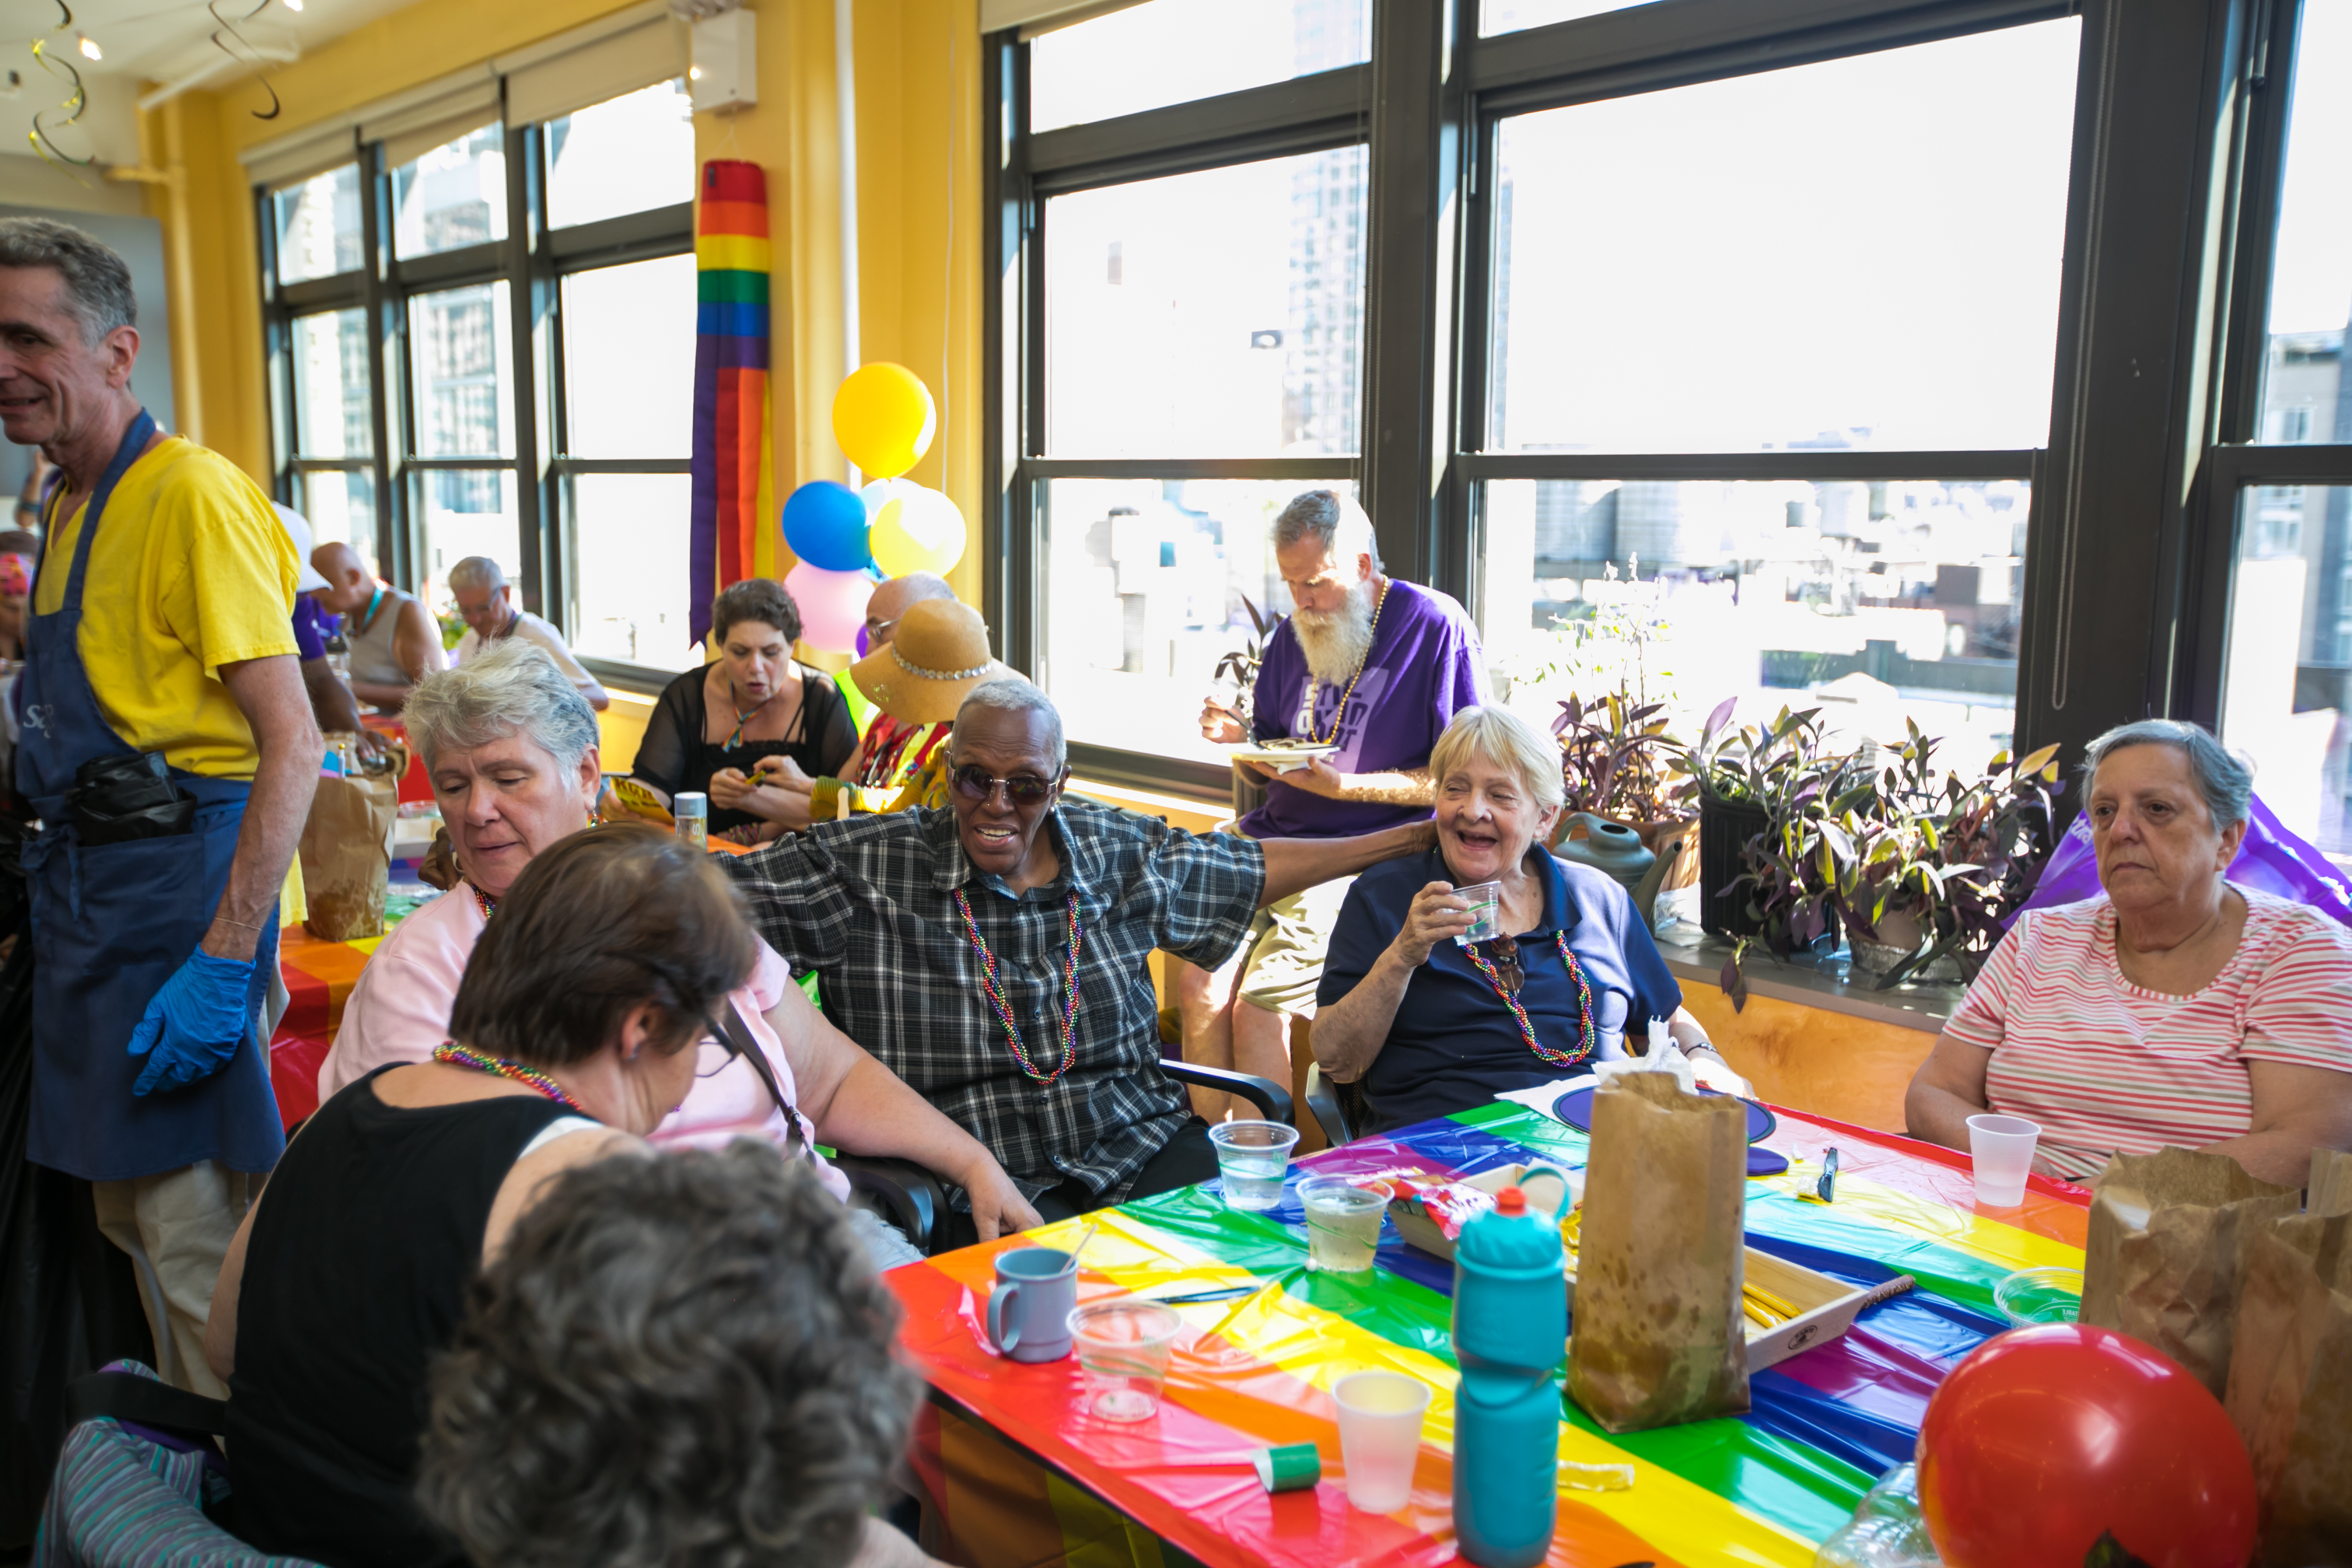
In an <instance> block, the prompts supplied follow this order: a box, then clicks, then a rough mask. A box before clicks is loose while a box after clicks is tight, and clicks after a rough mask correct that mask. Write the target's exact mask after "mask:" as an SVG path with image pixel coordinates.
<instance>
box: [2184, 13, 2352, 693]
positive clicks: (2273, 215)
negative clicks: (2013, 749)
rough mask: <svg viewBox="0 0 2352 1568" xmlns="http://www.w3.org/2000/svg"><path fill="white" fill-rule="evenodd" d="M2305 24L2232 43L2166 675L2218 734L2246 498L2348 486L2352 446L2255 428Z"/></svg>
mask: <svg viewBox="0 0 2352 1568" xmlns="http://www.w3.org/2000/svg"><path fill="white" fill-rule="evenodd" d="M2302 17H2303V7H2302V5H2300V4H2299V3H2297V0H2280V3H2279V4H2277V5H2276V6H2275V8H2273V7H2272V6H2269V5H2263V6H2261V7H2259V8H2257V9H2256V10H2255V11H2254V12H2253V13H2252V16H2250V17H2249V18H2247V21H2246V25H2245V27H2244V30H2243V32H2242V35H2241V36H2240V37H2237V38H2236V39H2235V40H2233V41H2234V42H2235V43H2236V45H2237V47H2236V49H2235V50H2234V52H2233V55H2232V58H2231V62H2230V63H2231V68H2232V76H2233V79H2234V81H2235V83H2236V84H2237V86H2238V89H2239V93H2238V100H2239V112H2238V114H2237V116H2236V117H2235V119H2234V121H2233V123H2232V124H2231V134H2232V137H2233V140H2234V142H2235V143H2236V145H2235V148H2234V149H2233V150H2234V151H2235V153H2236V154H2237V156H2236V159H2235V168H2234V170H2233V174H2235V178H2234V180H2233V181H2232V184H2231V191H2230V212H2229V217H2230V219H2231V227H2230V232H2229V233H2228V234H2227V235H2226V236H2225V243H2226V244H2228V245H2229V246H2230V247H2231V248H2230V250H2229V252H2228V255H2229V259H2228V268H2229V277H2228V279H2227V284H2226V300H2227V305H2226V315H2225V317H2224V318H2223V320H2222V321H2221V324H2220V327H2219V330H2218V331H2217V332H2216V336H2217V338H2218V339H2219V341H2220V351H2219V352H2218V353H2217V354H2216V355H2215V359H2214V367H2213V374H2212V380H2211V384H2210V389H2209V391H2208V395H2209V397H2210V400H2211V402H2212V403H2213V405H2214V406H2215V408H2216V414H2215V416H2214V418H2213V422H2212V426H2213V427H2212V430H2211V432H2210V436H2209V437H2208V439H2207V441H2206V443H2205V445H2204V449H2203V451H2202V453H2201V454H2200V460H2199V462H2198V464H2197V467H2196V469H2195V477H2194V479H2193V481H2192V483H2191V486H2190V500H2189V514H2190V518H2191V522H2192V529H2191V537H2190V540H2189V551H2190V565H2191V571H2190V574H2189V581H2188V582H2187V583H2186V584H2185V585H2184V588H2183V592H2182V598H2183V600H2184V602H2185V605H2186V613H2185V614H2184V616H2183V617H2182V618H2183V621H2184V623H2185V627H2186V631H2187V633H2188V635H2184V636H2183V637H2182V638H2181V641H2180V647H2179V655H2178V659H2177V662H2176V665H2175V668H2174V670H2173V672H2172V673H2173V679H2174V681H2175V683H2176V685H2177V686H2178V687H2179V689H2180V692H2181V700H2180V704H2179V711H2178V714H2177V716H2179V717H2181V718H2187V719H2192V720H2194V721H2197V722H2198V723H2200V724H2203V725H2204V726H2205V727H2206V728H2208V729H2210V730H2212V731H2214V732H2215V733H2217V734H2218V733H2219V732H2220V731H2221V699H2222V694H2223V683H2224V677H2225V675H2226V674H2227V669H2228V658H2229V643H2230V610H2231V604H2232V602H2233V601H2234V599H2235V596H2236V594H2235V590H2236V567H2237V562H2238V558H2239V552H2240V550H2241V547H2242V544H2243V527H2244V513H2245V508H2244V505H2243V501H2244V497H2245V494H2246V492H2247V491H2248V490H2250V489H2257V488H2260V487H2263V486H2271V485H2299V486H2322V485H2324V486H2352V444H2346V443H2336V442H2309V443H2305V442H2294V443H2289V442H2280V441H2267V440H2264V439H2263V428H2262V416H2263V374H2264V371H2265V368H2266V364H2267V361H2268V358H2269V347H2270V330H2269V321H2270V296H2271V282H2272V278H2271V270H2272V265H2273V262H2274V260H2275V259H2276V257H2277V251H2278V220H2279V208H2280V198H2281V196H2282V195H2283V193H2284V187H2285V181H2286V141H2287V134H2288V131H2289V128H2290V125H2289V122H2290V120H2291V118H2292V109H2293V105H2294V88H2295V81H2294V72H2295V63H2296V62H2295V55H2296V45H2297V43H2298V42H2299V38H2300V29H2301V23H2302ZM2265 23H2267V26H2265V25H2264V24H2265Z"/></svg>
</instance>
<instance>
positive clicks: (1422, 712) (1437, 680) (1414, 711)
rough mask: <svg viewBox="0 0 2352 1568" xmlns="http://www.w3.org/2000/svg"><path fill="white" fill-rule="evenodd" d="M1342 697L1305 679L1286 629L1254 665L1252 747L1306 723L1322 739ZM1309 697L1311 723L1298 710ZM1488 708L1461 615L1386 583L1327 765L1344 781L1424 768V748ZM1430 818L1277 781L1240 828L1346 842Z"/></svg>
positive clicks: (1439, 601) (1422, 592)
mask: <svg viewBox="0 0 2352 1568" xmlns="http://www.w3.org/2000/svg"><path fill="white" fill-rule="evenodd" d="M1345 689H1346V688H1345V687H1344V686H1326V685H1324V684H1322V683H1321V682H1319V681H1317V680H1316V679H1314V678H1313V677H1312V676H1310V675H1309V674H1307V653H1306V650H1305V649H1303V648H1301V647H1299V646H1298V634H1297V632H1296V631H1294V630H1293V629H1292V627H1291V625H1290V622H1289V621H1288V620H1287V619H1286V620H1284V622H1283V623H1282V625H1280V626H1276V628H1275V632H1274V636H1272V637H1269V638H1267V639H1266V645H1265V662H1264V663H1262V664H1260V665H1259V666H1258V672H1257V687H1256V689H1255V696H1254V698H1253V699H1252V701H1253V710H1254V712H1255V715H1256V719H1255V725H1254V727H1253V728H1254V731H1255V735H1256V737H1257V739H1259V740H1261V741H1271V740H1276V739H1278V738H1280V737H1282V736H1286V735H1304V734H1305V733H1306V731H1307V725H1308V723H1309V722H1311V723H1312V724H1313V725H1314V729H1315V733H1316V734H1318V735H1325V736H1328V734H1330V732H1331V721H1332V717H1333V715H1334V714H1335V713H1336V712H1337V711H1338V710H1339V700H1340V695H1341V693H1342V692H1343V691H1344V690H1345ZM1310 695H1311V697H1312V699H1313V701H1314V704H1315V707H1314V715H1313V718H1312V720H1311V721H1310V720H1308V719H1307V717H1306V716H1305V715H1304V714H1303V713H1302V711H1301V710H1302V709H1303V708H1304V707H1305V706H1306V703H1307V700H1308V698H1309V697H1310ZM1484 701H1486V658H1485V656H1484V655H1483V654H1482V653H1481V652H1480V650H1479V647H1478V628H1477V627H1476V626H1474V625H1473V624H1472V623H1471V620H1470V617H1469V616H1468V615H1467V614H1466V613H1465V611H1464V610H1463V608H1462V606H1461V605H1457V604H1455V603H1454V601H1453V600H1452V599H1449V598H1447V597H1446V596H1445V595H1443V594H1440V593H1437V592H1436V591H1434V590H1433V589H1429V588H1424V587H1423V586H1422V585H1421V584H1418V583H1404V582H1397V581H1391V583H1390V584H1389V591H1388V598H1387V600H1386V602H1385V603H1383V604H1382V605H1381V624H1380V626H1379V629H1378V631H1377V633H1376V634H1375V636H1374V637H1373V639H1372V650H1371V652H1370V654H1369V655H1367V656H1366V657H1365V659H1364V670H1363V673H1362V674H1361V675H1360V676H1359V677H1358V678H1357V679H1356V690H1355V695H1354V697H1352V698H1351V699H1349V702H1348V710H1347V713H1346V715H1345V716H1344V717H1343V718H1342V719H1341V720H1340V721H1339V752H1338V754H1336V755H1335V756H1333V757H1331V758H1330V759H1328V760H1329V762H1330V764H1331V766H1332V767H1334V768H1336V769H1337V770H1338V771H1339V772H1340V773H1387V772H1391V771H1392V770H1397V769H1404V768H1418V767H1425V766H1427V765H1428V763H1429V749H1430V747H1432V746H1433V745H1435V744H1436V743H1437V737H1438V736H1440V735H1442V734H1444V732H1445V726H1446V725H1447V724H1448V723H1450V722H1452V721H1453V719H1454V714H1455V713H1456V712H1458V711H1460V710H1462V709H1465V708H1475V707H1476V706H1478V705H1479V704H1480V703H1483V702H1484ZM1428 815H1429V808H1428V807H1427V806H1423V805H1373V804H1370V803H1369V802H1355V801H1336V800H1326V799H1324V798H1323V797H1322V796H1321V795H1314V794H1311V793H1309V792H1308V791H1306V790H1303V789H1300V788H1298V787H1297V785H1295V784H1284V783H1282V782H1281V781H1280V780H1278V779H1277V780H1276V781H1275V782H1273V783H1271V784H1267V785H1266V790H1265V805H1262V806H1259V807H1258V808H1257V809H1256V810H1255V811H1253V812H1251V813H1250V814H1249V815H1248V816H1244V817H1243V818H1242V820H1241V823H1240V826H1241V830H1242V831H1243V832H1244V833H1246V834H1248V835H1249V836H1250V837H1253V838H1344V837H1349V835H1351V834H1358V833H1376V832H1378V831H1379V830H1380V829H1381V828H1383V827H1393V826H1396V825H1397V824H1399V823H1401V822H1417V821H1420V820H1421V819H1422V818H1423V817H1426V816H1428Z"/></svg>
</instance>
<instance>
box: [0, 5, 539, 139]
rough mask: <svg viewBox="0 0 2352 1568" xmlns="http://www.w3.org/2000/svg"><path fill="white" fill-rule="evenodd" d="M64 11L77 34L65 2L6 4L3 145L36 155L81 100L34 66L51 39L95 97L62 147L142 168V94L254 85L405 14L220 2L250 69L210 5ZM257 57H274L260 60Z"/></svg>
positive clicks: (64, 133)
mask: <svg viewBox="0 0 2352 1568" xmlns="http://www.w3.org/2000/svg"><path fill="white" fill-rule="evenodd" d="M65 3H66V4H67V5H70V6H71V7H72V10H73V22H72V24H71V26H63V25H61V24H62V21H63V18H62V16H61V13H60V12H59V9H58V0H0V145H5V147H6V148H7V150H8V151H11V152H19V153H31V152H32V147H31V145H30V143H29V142H27V140H26V133H27V132H30V131H31V130H32V124H33V116H34V115H35V114H36V113H39V112H42V111H45V110H46V111H48V112H47V117H46V118H47V124H48V125H50V126H51V127H53V128H54V127H56V126H58V122H59V120H60V118H61V114H62V107H63V105H64V103H65V101H66V100H67V99H68V97H69V96H70V95H71V93H72V90H73V87H72V83H71V81H70V80H69V79H66V78H65V77H63V76H61V75H59V76H51V75H48V74H45V73H44V71H43V70H42V68H41V66H40V64H39V63H38V61H37V60H36V59H35V58H34V56H33V48H32V46H33V44H34V42H35V40H36V39H41V40H44V48H45V50H46V52H47V54H48V56H49V57H50V58H52V59H62V60H68V61H70V62H71V63H72V64H73V66H74V67H75V68H76V69H78V70H79V71H80V72H81V73H82V79H83V84H84V87H85V89H86V90H87V91H88V93H89V105H88V107H87V109H86V110H85V111H84V113H83V115H82V117H81V119H80V121H78V122H77V123H75V124H73V125H70V126H66V127H64V128H63V129H61V130H58V131H57V132H56V140H57V142H58V146H59V147H60V148H61V149H62V150H63V151H65V152H66V153H68V154H69V155H71V156H75V157H91V156H94V157H96V158H98V159H99V160H100V162H101V163H135V162H137V160H138V151H139V149H138V130H137V121H136V120H135V117H134V109H135V105H136V102H137V100H138V98H139V96H140V94H141V93H142V92H144V91H150V90H152V89H154V88H155V87H156V86H157V85H158V84H166V85H168V84H171V83H174V82H180V81H183V80H185V79H189V78H191V77H194V76H196V75H197V74H198V73H203V74H204V81H203V85H205V86H206V87H210V88H217V87H223V86H226V85H228V84H229V83H232V82H235V81H236V80H238V79H242V78H247V77H249V76H250V75H251V74H252V73H253V71H254V69H255V68H256V64H258V66H259V68H260V69H262V70H264V71H267V70H268V68H269V65H270V63H272V62H273V61H275V62H283V61H287V60H290V59H293V58H299V56H300V55H301V53H302V52H303V51H304V50H306V49H312V48H316V47H319V46H320V45H321V44H324V43H326V42H328V41H329V40H330V39H332V38H335V37H339V36H341V34H344V33H347V32H349V31H351V30H352V28H354V27H357V26H361V25H362V24H363V23H366V22H369V21H372V20H373V19H374V18H375V17H377V16H382V15H383V14H384V13H385V12H387V11H391V10H394V9H396V8H397V7H398V6H400V5H403V4H404V3H405V0H300V4H301V6H302V9H301V10H299V12H298V11H289V10H288V9H287V8H286V0H261V9H260V11H259V12H258V14H256V15H252V16H250V17H249V18H248V15H247V14H248V13H251V12H253V10H254V5H255V0H218V4H219V6H220V15H222V16H226V17H227V18H228V19H229V20H230V21H232V22H234V23H235V24H236V31H237V33H239V34H241V35H243V37H244V38H245V39H246V40H247V42H248V43H249V44H250V45H251V46H252V47H250V48H248V47H242V46H240V45H239V43H238V41H237V39H236V37H229V36H227V35H226V34H224V37H225V39H226V42H227V44H228V46H229V47H230V49H231V50H234V51H235V52H236V55H237V56H238V57H239V58H240V59H241V60H243V61H245V62H247V63H243V64H240V63H236V62H233V61H232V60H231V59H230V58H229V56H228V55H227V54H225V53H224V52H223V51H222V49H221V48H220V47H218V46H216V45H215V43H214V42H213V35H214V34H215V32H218V31H221V24H220V23H219V22H218V21H217V20H215V16H214V13H213V12H212V10H210V9H209V8H208V7H207V6H206V5H205V0H65ZM507 3H515V0H507ZM43 29H47V31H44V30H43ZM77 35H79V36H86V37H89V40H90V41H91V42H92V43H94V44H96V45H97V46H98V47H99V48H100V51H101V52H102V54H103V56H104V58H102V59H100V60H97V61H91V60H89V59H86V58H83V57H82V56H81V55H80V54H79V52H77V49H76V43H77ZM256 51H259V53H260V54H261V55H262V56H263V57H266V58H263V59H261V60H259V61H258V62H256V60H255V53H256ZM11 71H13V72H15V73H16V81H15V82H14V83H12V82H11V81H10V80H9V78H8V76H7V73H8V72H11ZM255 92H256V98H257V101H261V102H266V101H267V99H266V95H262V94H261V93H260V92H259V91H258V89H255Z"/></svg>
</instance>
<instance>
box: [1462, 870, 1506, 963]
mask: <svg viewBox="0 0 2352 1568" xmlns="http://www.w3.org/2000/svg"><path fill="white" fill-rule="evenodd" d="M1454 897H1455V898H1457V899H1464V900H1468V902H1469V905H1470V913H1471V915H1472V917H1473V924H1472V925H1471V927H1470V929H1469V930H1468V931H1464V932H1463V933H1462V934H1461V935H1460V936H1457V937H1455V938H1454V941H1455V942H1459V943H1460V944H1461V945H1462V946H1464V947H1468V946H1469V945H1470V944H1471V943H1472V942H1492V941H1494V940H1495V939H1496V937H1498V936H1500V935H1502V934H1503V884H1502V883H1500V882H1473V883H1471V884H1470V885H1469V886H1468V887H1466V888H1456V889H1454Z"/></svg>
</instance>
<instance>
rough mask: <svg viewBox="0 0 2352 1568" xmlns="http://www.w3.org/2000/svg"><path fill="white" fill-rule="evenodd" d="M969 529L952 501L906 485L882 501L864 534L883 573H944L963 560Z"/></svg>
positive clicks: (892, 574)
mask: <svg viewBox="0 0 2352 1568" xmlns="http://www.w3.org/2000/svg"><path fill="white" fill-rule="evenodd" d="M969 532H970V531H969V530H968V529H967V528H966V527H965V526H964V521H963V513H962V512H961V511H960V510H957V508H956V503H955V502H953V501H951V500H949V499H948V498H947V497H945V496H943V495H941V494H940V492H939V491H937V490H934V489H925V488H924V487H922V486H921V485H912V484H910V485H907V486H904V487H902V488H901V490H900V493H899V494H898V495H896V496H893V497H892V498H891V499H890V500H887V501H886V502H884V503H883V506H882V510H880V511H879V512H877V513H876V514H875V518H874V526H873V528H872V529H870V530H869V531H867V534H866V537H867V539H868V540H869V541H870V542H872V545H873V550H874V564H876V565H877V566H879V567H881V568H882V572H883V574H884V575H885V576H889V577H903V576H905V575H906V574H908V573H909V572H945V571H946V570H947V569H948V568H949V567H950V566H953V565H954V564H955V563H957V562H959V561H961V560H962V559H963V549H964V543H965V541H966V539H967V537H968V535H969Z"/></svg>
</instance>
